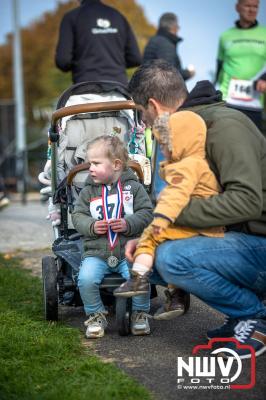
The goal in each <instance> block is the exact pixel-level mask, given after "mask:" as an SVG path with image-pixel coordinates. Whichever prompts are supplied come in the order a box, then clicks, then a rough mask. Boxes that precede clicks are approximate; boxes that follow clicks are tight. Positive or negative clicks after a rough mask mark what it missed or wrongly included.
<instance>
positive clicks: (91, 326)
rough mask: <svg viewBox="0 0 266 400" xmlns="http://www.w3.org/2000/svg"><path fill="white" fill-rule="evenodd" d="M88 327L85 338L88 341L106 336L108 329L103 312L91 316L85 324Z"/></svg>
mask: <svg viewBox="0 0 266 400" xmlns="http://www.w3.org/2000/svg"><path fill="white" fill-rule="evenodd" d="M84 325H85V326H87V330H86V333H85V336H86V338H87V339H95V338H99V337H103V336H104V330H105V328H106V327H107V321H106V318H105V315H104V314H103V313H102V312H99V313H93V314H90V315H89V318H88V319H87V321H85V322H84Z"/></svg>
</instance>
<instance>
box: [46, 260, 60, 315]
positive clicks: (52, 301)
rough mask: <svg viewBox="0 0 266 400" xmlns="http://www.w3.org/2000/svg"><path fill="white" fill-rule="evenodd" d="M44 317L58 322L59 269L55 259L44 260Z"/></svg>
mask: <svg viewBox="0 0 266 400" xmlns="http://www.w3.org/2000/svg"><path fill="white" fill-rule="evenodd" d="M42 279H43V301H44V317H45V319H46V320H47V321H57V320H58V291H57V267H56V263H55V259H54V258H53V257H50V256H47V257H43V259H42Z"/></svg>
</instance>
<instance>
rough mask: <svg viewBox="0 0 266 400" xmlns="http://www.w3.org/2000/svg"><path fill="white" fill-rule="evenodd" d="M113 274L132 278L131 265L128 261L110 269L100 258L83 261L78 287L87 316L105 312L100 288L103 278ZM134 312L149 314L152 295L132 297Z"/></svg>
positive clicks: (123, 261) (88, 258)
mask: <svg viewBox="0 0 266 400" xmlns="http://www.w3.org/2000/svg"><path fill="white" fill-rule="evenodd" d="M113 272H117V273H120V274H121V275H122V276H123V278H125V279H129V277H130V274H129V265H128V263H127V262H126V260H122V261H121V262H120V263H119V264H118V265H117V267H116V268H109V267H108V265H107V263H106V262H105V261H104V260H102V259H101V258H98V257H86V258H84V260H83V261H82V263H81V267H80V271H79V277H78V287H79V292H80V296H81V299H82V301H83V304H84V310H85V313H86V314H87V315H89V314H92V313H96V312H104V311H105V308H104V305H103V303H102V300H101V296H100V290H99V286H100V283H101V282H102V280H103V278H104V277H105V276H106V275H110V274H112V273H113ZM132 310H138V311H145V312H149V310H150V294H149V293H148V294H145V295H141V296H135V297H132Z"/></svg>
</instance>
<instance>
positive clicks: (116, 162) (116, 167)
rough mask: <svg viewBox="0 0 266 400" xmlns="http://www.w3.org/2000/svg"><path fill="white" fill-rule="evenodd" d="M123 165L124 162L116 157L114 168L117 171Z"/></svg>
mask: <svg viewBox="0 0 266 400" xmlns="http://www.w3.org/2000/svg"><path fill="white" fill-rule="evenodd" d="M122 167H123V163H122V161H121V160H119V158H116V159H115V161H114V170H115V171H120V170H121V169H122Z"/></svg>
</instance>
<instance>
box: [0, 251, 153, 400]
mask: <svg viewBox="0 0 266 400" xmlns="http://www.w3.org/2000/svg"><path fill="white" fill-rule="evenodd" d="M0 321H1V323H0V372H1V373H0V398H1V399H5V400H13V399H14V400H35V399H36V400H83V399H86V400H88V399H93V400H98V399H101V400H110V399H114V400H120V399H121V400H122V399H123V400H125V399H127V400H131V399H132V400H135V399H136V400H139V399H141V400H142V399H143V400H146V399H147V400H148V399H151V395H150V394H149V393H148V391H147V390H146V389H145V388H144V387H142V386H140V385H138V384H137V383H136V382H135V381H134V380H133V379H131V378H129V377H128V376H127V375H126V374H124V373H123V372H122V371H120V370H119V369H118V368H116V367H115V366H114V365H113V364H106V363H102V362H101V361H100V360H99V359H98V358H97V357H96V356H94V355H93V354H92V353H90V352H89V350H88V349H85V348H84V346H82V344H81V334H80V332H79V330H78V329H74V328H70V327H67V326H65V325H63V324H60V323H47V322H45V321H44V320H43V310H42V288H41V282H40V280H39V278H35V277H32V276H31V275H30V274H29V272H28V271H25V270H22V269H20V268H19V260H17V259H12V258H11V259H5V258H4V257H3V256H1V255H0Z"/></svg>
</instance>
